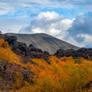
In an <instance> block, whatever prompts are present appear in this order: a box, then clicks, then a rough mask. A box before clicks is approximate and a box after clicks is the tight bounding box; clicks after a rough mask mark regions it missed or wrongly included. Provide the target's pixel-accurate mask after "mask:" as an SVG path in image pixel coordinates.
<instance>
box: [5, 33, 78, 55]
mask: <svg viewBox="0 0 92 92" xmlns="http://www.w3.org/2000/svg"><path fill="white" fill-rule="evenodd" d="M7 35H8V36H16V37H17V39H18V41H19V42H23V43H26V44H27V46H29V45H30V44H32V45H33V46H35V47H36V48H39V49H41V50H43V51H48V52H49V53H50V54H53V53H55V52H56V51H57V50H58V49H63V50H67V49H74V50H77V49H78V47H76V46H74V45H72V44H69V43H67V42H65V41H62V40H59V39H57V38H55V37H53V36H51V35H48V34H44V33H37V34H13V33H7Z"/></svg>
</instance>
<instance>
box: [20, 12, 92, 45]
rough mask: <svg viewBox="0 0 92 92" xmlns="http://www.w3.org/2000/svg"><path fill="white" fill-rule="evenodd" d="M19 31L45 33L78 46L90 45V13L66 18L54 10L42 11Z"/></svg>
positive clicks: (91, 37)
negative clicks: (74, 17)
mask: <svg viewBox="0 0 92 92" xmlns="http://www.w3.org/2000/svg"><path fill="white" fill-rule="evenodd" d="M20 33H47V34H50V35H53V36H55V37H57V38H59V39H62V40H65V41H68V42H70V43H72V44H75V45H77V46H80V47H85V46H86V47H92V44H91V43H92V14H91V13H90V14H89V15H87V16H86V15H83V14H79V15H78V16H77V18H76V19H67V18H65V17H64V16H60V15H59V14H57V13H56V12H42V13H40V14H39V15H38V16H37V17H36V18H34V19H33V20H32V21H31V23H30V25H27V26H26V27H24V28H22V29H21V30H20Z"/></svg>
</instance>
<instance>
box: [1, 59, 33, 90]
mask: <svg viewBox="0 0 92 92" xmlns="http://www.w3.org/2000/svg"><path fill="white" fill-rule="evenodd" d="M33 76H34V73H33V72H32V71H31V70H29V69H27V68H24V67H22V66H21V65H17V64H15V63H7V61H4V60H0V77H2V80H1V81H0V85H1V87H0V89H5V88H8V89H10V88H13V87H15V88H20V87H22V86H23V85H24V81H28V82H29V83H31V82H32V78H33ZM17 81H19V83H17ZM1 83H4V84H1ZM11 83H12V85H11ZM15 84H16V85H17V84H18V86H15ZM4 85H7V86H6V87H5V86H4Z"/></svg>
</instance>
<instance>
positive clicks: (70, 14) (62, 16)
mask: <svg viewBox="0 0 92 92" xmlns="http://www.w3.org/2000/svg"><path fill="white" fill-rule="evenodd" d="M91 12H92V1H91V0H43V1H42V0H34V1H33V0H0V30H1V31H2V32H4V33H7V32H13V33H27V34H29V33H47V34H50V35H53V36H55V37H57V38H59V39H62V40H65V41H67V42H70V43H72V44H74V45H77V46H80V47H92V44H91V43H92V40H91V39H92V38H91V37H92V30H91V29H92V24H91V23H92V13H91Z"/></svg>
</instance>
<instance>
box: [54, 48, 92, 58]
mask: <svg viewBox="0 0 92 92" xmlns="http://www.w3.org/2000/svg"><path fill="white" fill-rule="evenodd" d="M55 55H56V56H57V57H59V58H60V57H63V56H67V57H69V56H72V57H73V58H80V57H83V58H85V59H92V49H91V48H80V49H78V50H73V49H69V50H61V49H59V50H58V51H57V52H56V53H55Z"/></svg>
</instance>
